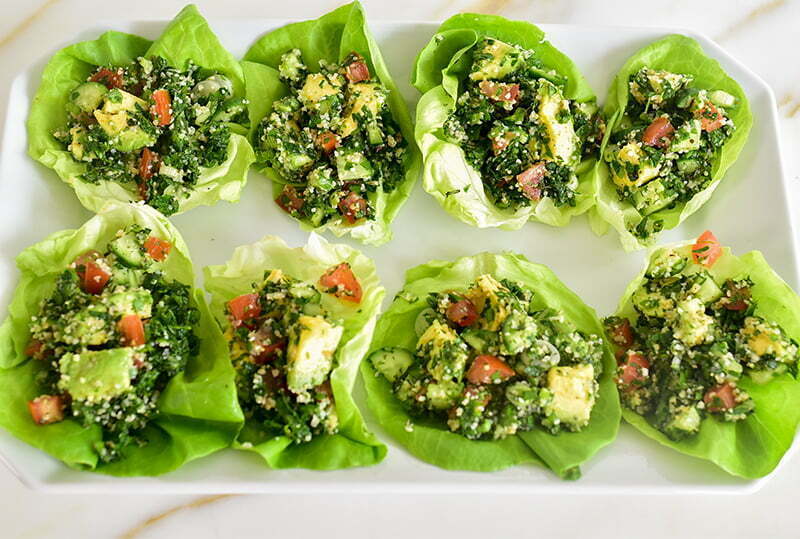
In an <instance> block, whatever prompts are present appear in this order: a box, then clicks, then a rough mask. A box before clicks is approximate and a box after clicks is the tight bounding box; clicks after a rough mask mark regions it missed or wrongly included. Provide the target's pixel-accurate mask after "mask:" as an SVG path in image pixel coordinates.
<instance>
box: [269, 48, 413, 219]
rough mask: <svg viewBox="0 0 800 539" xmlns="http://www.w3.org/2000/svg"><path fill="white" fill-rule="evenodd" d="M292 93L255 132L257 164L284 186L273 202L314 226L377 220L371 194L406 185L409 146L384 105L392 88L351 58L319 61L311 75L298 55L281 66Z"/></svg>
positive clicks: (291, 55) (288, 56) (357, 58)
mask: <svg viewBox="0 0 800 539" xmlns="http://www.w3.org/2000/svg"><path fill="white" fill-rule="evenodd" d="M278 72H279V74H280V79H281V81H282V82H284V83H285V84H286V85H287V86H288V87H289V95H287V96H286V97H283V98H282V99H279V100H277V101H275V102H274V103H273V105H272V112H271V113H270V114H269V115H267V116H266V117H265V118H264V120H262V122H261V124H260V125H259V126H258V129H257V131H256V135H255V149H256V159H257V161H258V162H260V163H263V164H266V165H267V166H269V167H272V168H273V169H274V170H276V171H277V172H278V173H279V174H280V176H281V177H282V179H283V181H285V182H286V183H285V185H284V187H283V190H282V191H281V193H280V194H279V195H278V197H277V199H276V203H277V204H278V205H279V206H280V207H281V208H283V209H284V210H285V211H286V212H288V213H289V214H291V215H292V216H293V217H295V218H297V219H300V220H303V221H306V222H308V223H310V224H311V225H312V226H314V227H319V226H321V225H323V224H325V223H328V222H329V221H334V220H335V221H337V222H344V223H346V224H348V225H354V224H356V222H358V221H361V220H364V219H366V220H374V219H375V217H376V207H375V202H376V193H378V192H383V193H388V192H391V191H393V190H394V189H395V188H396V187H397V186H398V185H399V184H400V183H402V182H403V179H404V174H405V171H404V168H403V158H404V155H405V153H406V151H407V146H408V144H407V142H406V140H405V139H404V138H403V135H402V133H401V132H400V127H399V125H398V124H397V123H396V122H395V120H394V119H393V117H392V113H391V111H390V110H389V107H388V105H387V95H388V93H389V90H388V89H387V88H386V86H384V85H383V84H382V83H381V82H380V81H379V80H378V79H377V78H375V77H373V76H372V74H371V73H370V70H369V67H368V65H367V63H366V61H365V60H364V59H363V58H362V57H361V56H359V55H358V54H357V53H351V54H349V55H348V56H347V58H345V60H344V61H343V62H342V63H341V64H338V65H336V64H329V63H327V62H325V61H322V60H321V61H320V64H319V70H318V71H317V72H310V71H309V68H308V67H307V66H306V65H305V63H304V62H303V58H302V56H301V52H300V50H299V49H293V50H290V51H288V52H286V53H285V54H284V55H283V56H282V57H281V62H280V65H279V66H278Z"/></svg>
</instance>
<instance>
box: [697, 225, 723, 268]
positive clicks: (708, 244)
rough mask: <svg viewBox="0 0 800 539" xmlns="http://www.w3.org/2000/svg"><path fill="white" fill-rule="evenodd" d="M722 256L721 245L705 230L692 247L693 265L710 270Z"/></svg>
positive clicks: (711, 233) (712, 234)
mask: <svg viewBox="0 0 800 539" xmlns="http://www.w3.org/2000/svg"><path fill="white" fill-rule="evenodd" d="M720 256H722V245H720V244H719V240H717V237H716V236H714V233H713V232H711V231H710V230H706V231H705V232H703V233H702V234H700V237H698V238H697V241H696V242H695V243H694V245H692V259H693V260H694V263H695V264H700V265H701V266H705V267H707V268H710V267H711V266H713V265H714V262H716V261H717V259H718V258H719V257H720Z"/></svg>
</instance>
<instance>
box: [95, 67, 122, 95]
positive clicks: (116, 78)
mask: <svg viewBox="0 0 800 539" xmlns="http://www.w3.org/2000/svg"><path fill="white" fill-rule="evenodd" d="M89 81H90V82H99V83H100V84H105V85H106V88H108V89H109V90H110V89H112V88H122V87H123V86H125V79H124V78H123V76H122V68H119V67H118V68H117V69H114V70H111V69H108V68H107V67H104V68H102V69H101V70H100V71H98V72H97V73H95V74H94V75H92V76H91V77H90V78H89Z"/></svg>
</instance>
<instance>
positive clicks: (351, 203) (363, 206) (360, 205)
mask: <svg viewBox="0 0 800 539" xmlns="http://www.w3.org/2000/svg"><path fill="white" fill-rule="evenodd" d="M366 212H367V201H366V199H364V198H363V197H362V196H361V195H359V194H357V193H354V192H352V191H350V192H349V193H347V196H345V197H344V198H343V199H342V200H340V201H339V213H341V214H342V216H344V219H345V221H347V222H348V223H349V224H351V225H352V224H355V222H356V221H358V220H359V219H361V218H362V217H364V216H365V215H366Z"/></svg>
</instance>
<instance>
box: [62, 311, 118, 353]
mask: <svg viewBox="0 0 800 539" xmlns="http://www.w3.org/2000/svg"><path fill="white" fill-rule="evenodd" d="M109 328H110V324H109V323H108V310H107V309H106V307H105V306H104V305H88V306H86V307H84V308H83V309H81V310H80V311H78V312H77V313H75V315H74V316H72V317H71V318H70V319H69V321H68V322H67V324H66V326H65V327H64V333H65V335H68V336H70V337H73V338H75V339H77V341H78V342H79V343H80V344H82V345H83V346H99V345H101V344H105V343H107V342H108V341H109V340H111V337H112V335H111V330H110V329H109Z"/></svg>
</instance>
